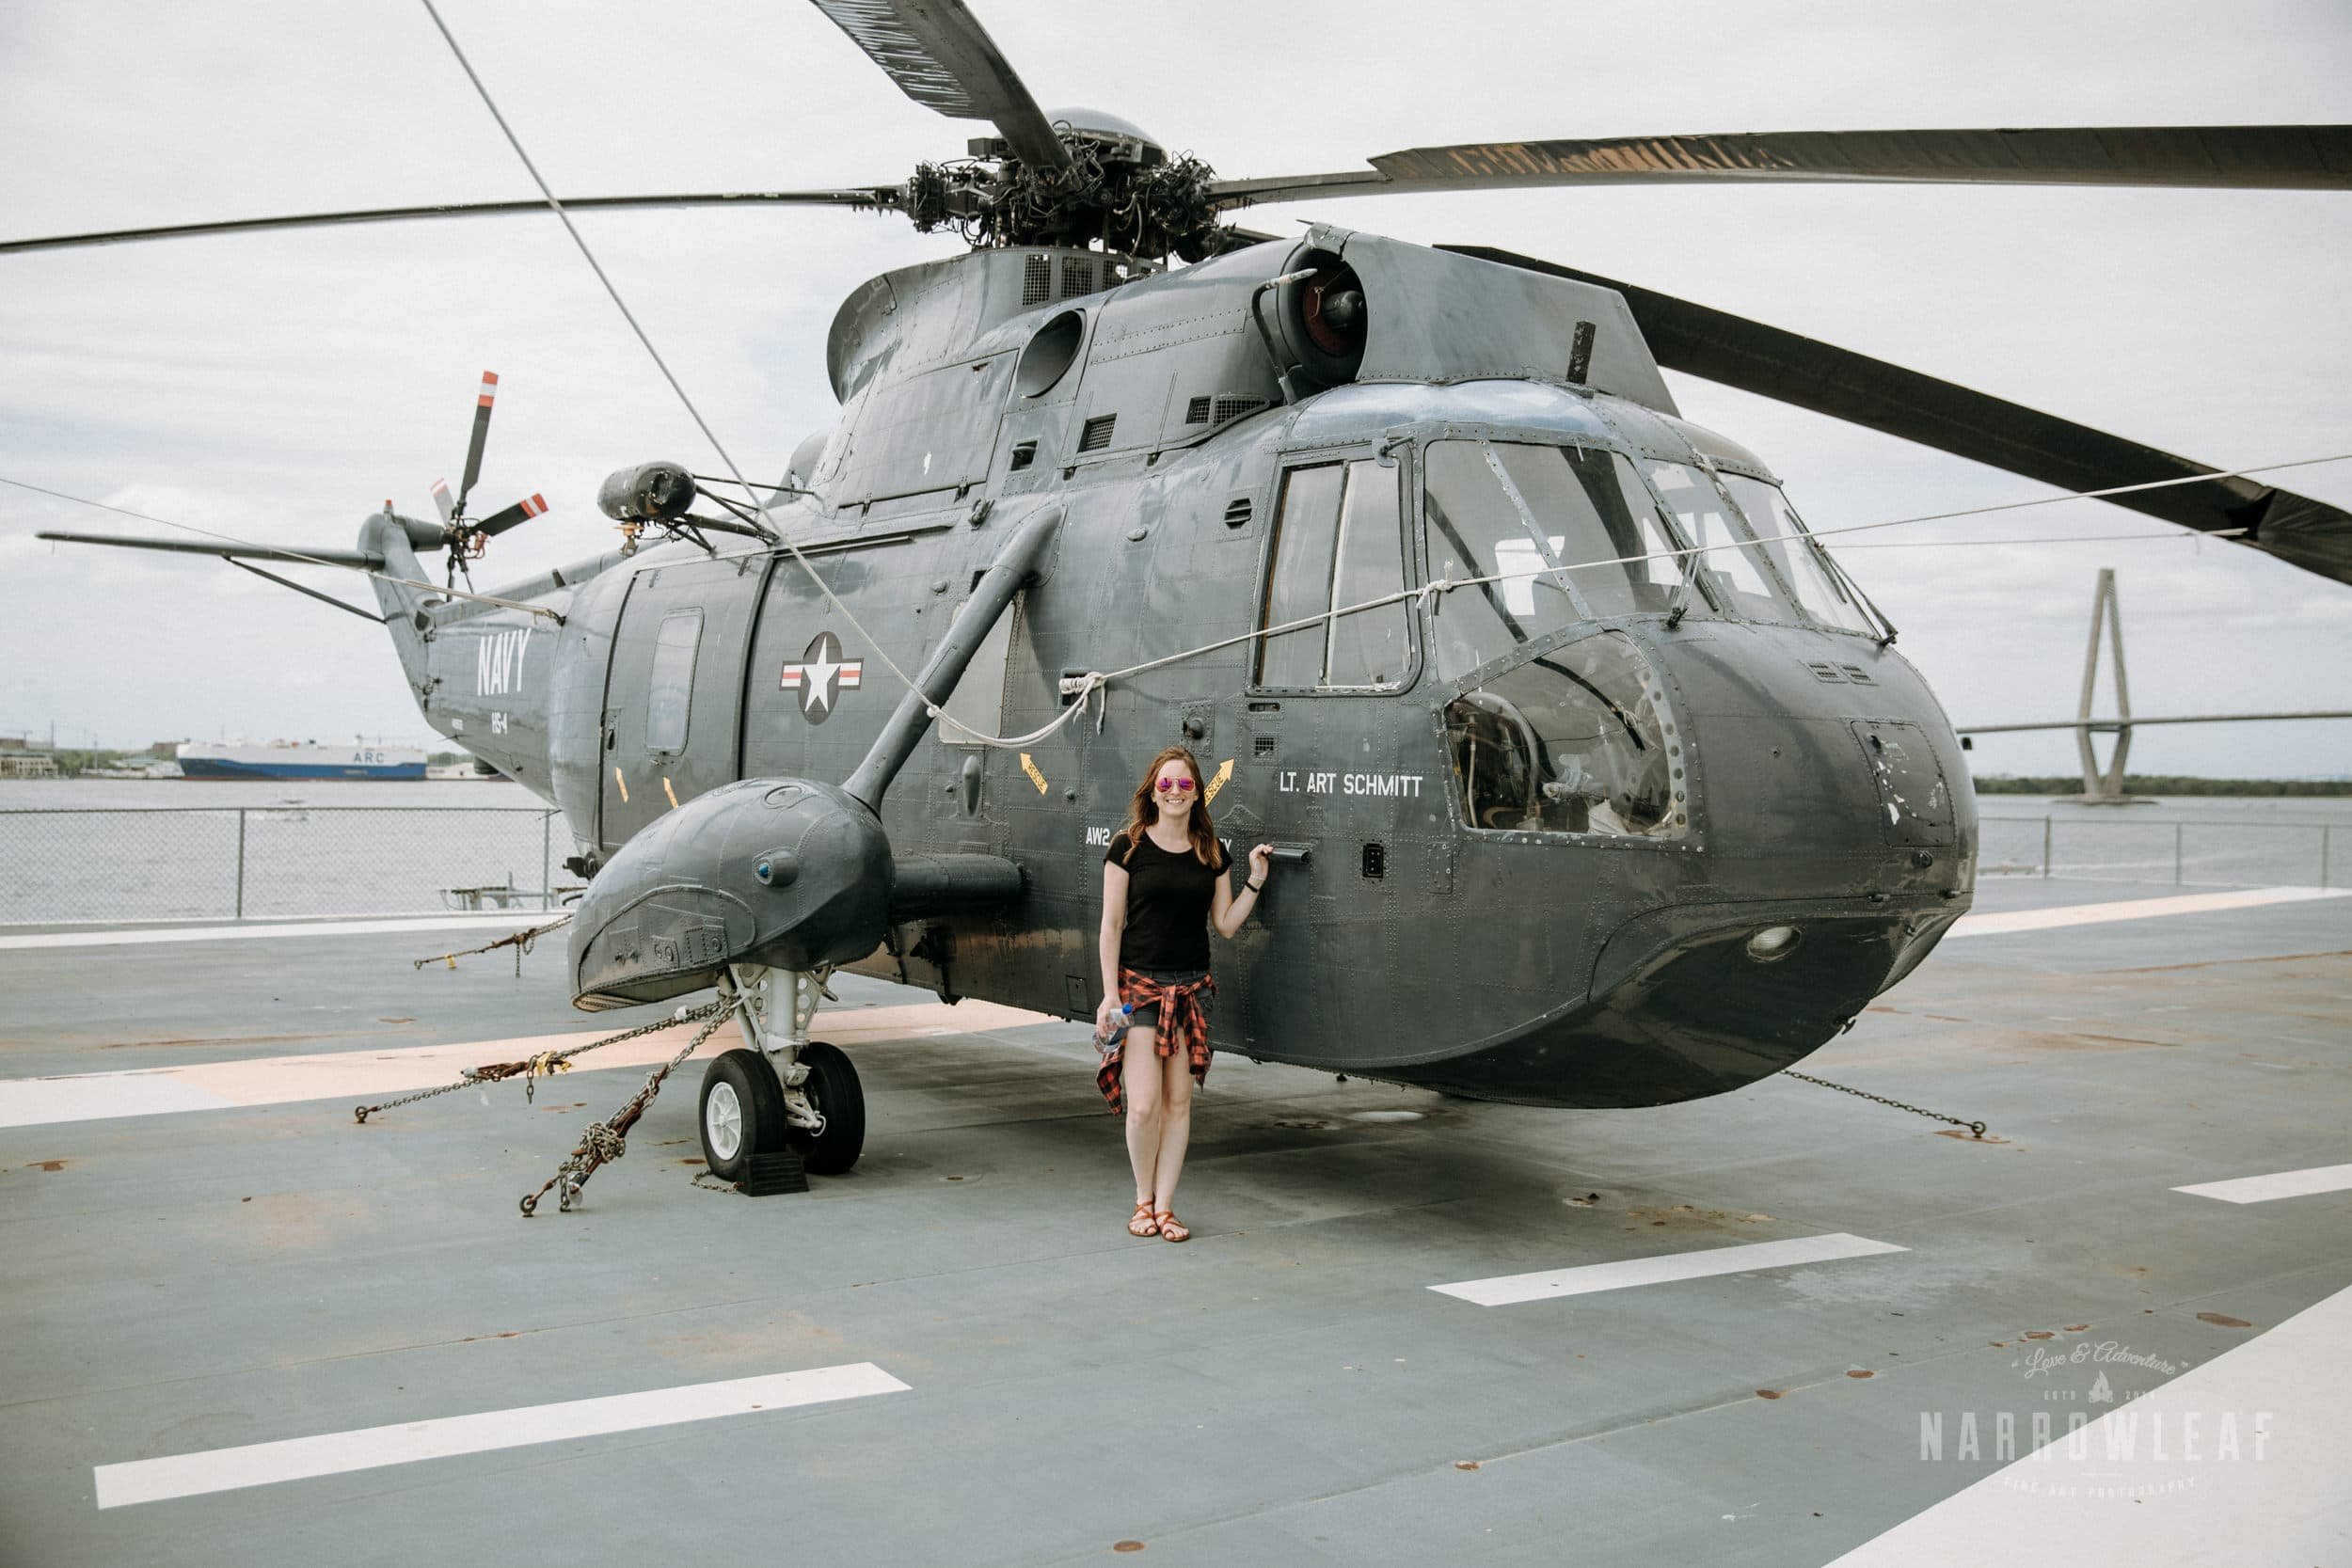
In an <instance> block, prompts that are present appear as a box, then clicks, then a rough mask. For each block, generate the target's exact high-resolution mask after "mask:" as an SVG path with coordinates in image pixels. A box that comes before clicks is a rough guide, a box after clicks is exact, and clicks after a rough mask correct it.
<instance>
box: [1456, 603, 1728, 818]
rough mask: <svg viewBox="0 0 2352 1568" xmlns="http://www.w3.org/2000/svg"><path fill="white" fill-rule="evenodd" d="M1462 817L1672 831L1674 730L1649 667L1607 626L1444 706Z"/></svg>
mask: <svg viewBox="0 0 2352 1568" xmlns="http://www.w3.org/2000/svg"><path fill="white" fill-rule="evenodd" d="M1445 736H1446V745H1447V750H1448V752H1450V753H1451V757H1452V761H1453V765H1454V785H1455V790H1456V795H1457V799H1458V800H1459V801H1460V803H1461V808H1462V815H1463V818H1464V820H1465V821H1466V822H1467V823H1468V824H1469V825H1470V827H1472V828H1480V829H1485V830H1487V831H1489V832H1540V833H1598V834H1602V835H1605V836H1609V837H1615V838H1653V839H1676V838H1680V837H1682V836H1683V834H1684V833H1685V832H1687V831H1688V829H1689V822H1690V808H1689V805H1688V802H1687V800H1686V796H1687V793H1688V791H1687V786H1686V784H1685V782H1684V773H1685V768H1684V764H1683V758H1682V746H1681V740H1680V737H1679V736H1677V734H1676V729H1675V724H1674V721H1673V720H1672V719H1671V718H1670V717H1669V716H1668V715H1667V713H1666V711H1665V705H1664V696H1663V692H1662V690H1661V685H1660V682H1659V678H1658V676H1657V674H1656V673H1655V672H1653V671H1652V670H1651V668H1650V665H1649V661H1648V660H1647V659H1646V658H1645V657H1643V656H1642V653H1641V651H1640V650H1639V649H1638V648H1636V647H1635V646H1634V645H1633V643H1632V642H1631V641H1630V640H1629V639H1627V638H1625V637H1623V636H1621V635H1619V634H1617V633H1614V632H1609V633H1604V634H1602V635H1601V636H1598V637H1594V638H1588V639H1586V640H1585V641H1581V642H1572V643H1570V644H1568V645H1567V646H1565V647H1563V648H1557V649H1554V650H1553V651H1552V652H1550V653H1549V654H1546V655H1544V656H1543V657H1540V658H1536V659H1533V660H1531V661H1530V662H1528V663H1526V664H1522V665H1518V666H1517V667H1515V668H1513V669H1510V670H1506V671H1504V672H1503V673H1502V674H1500V675H1497V676H1495V677H1494V678H1493V679H1491V680H1488V681H1484V682H1481V683H1480V684H1479V685H1478V686H1476V687H1473V688H1471V689H1470V690H1468V691H1465V692H1463V693H1462V694H1461V695H1460V696H1459V697H1456V698H1455V699H1454V701H1453V702H1451V703H1449V704H1447V705H1446V710H1445Z"/></svg>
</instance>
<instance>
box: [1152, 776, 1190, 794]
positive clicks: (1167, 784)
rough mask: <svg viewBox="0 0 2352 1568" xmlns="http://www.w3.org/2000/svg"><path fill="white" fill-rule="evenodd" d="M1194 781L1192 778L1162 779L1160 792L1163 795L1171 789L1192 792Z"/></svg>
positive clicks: (1186, 792)
mask: <svg viewBox="0 0 2352 1568" xmlns="http://www.w3.org/2000/svg"><path fill="white" fill-rule="evenodd" d="M1192 787H1193V786H1192V781H1191V780H1190V779H1162V780H1161V781H1160V793H1161V794H1163V795H1165V794H1167V793H1168V791H1169V790H1171V789H1173V790H1180V791H1182V792H1184V793H1185V794H1190V793H1191V792H1192Z"/></svg>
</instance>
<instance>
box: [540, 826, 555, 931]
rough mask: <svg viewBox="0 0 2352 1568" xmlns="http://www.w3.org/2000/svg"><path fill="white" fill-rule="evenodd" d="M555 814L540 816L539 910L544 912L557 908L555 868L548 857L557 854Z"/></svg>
mask: <svg viewBox="0 0 2352 1568" xmlns="http://www.w3.org/2000/svg"><path fill="white" fill-rule="evenodd" d="M554 841H555V813H553V812H551V811H550V812H542V813H541V814H540V816H539V908H540V910H541V911H543V912H544V911H548V910H551V909H553V908H555V867H554V866H553V865H552V864H550V863H549V862H548V856H549V855H552V854H554V853H555V847H554Z"/></svg>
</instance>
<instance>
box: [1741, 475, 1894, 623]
mask: <svg viewBox="0 0 2352 1568" xmlns="http://www.w3.org/2000/svg"><path fill="white" fill-rule="evenodd" d="M1722 477H1723V482H1724V489H1726V490H1728V491H1730V492H1731V499H1733V500H1734V501H1735V502H1737V503H1738V504H1739V507H1740V511H1741V512H1744V513H1746V514H1747V518H1748V525H1749V526H1750V527H1751V528H1753V529H1755V530H1756V535H1757V537H1758V538H1759V539H1761V540H1762V541H1763V543H1762V544H1760V545H1758V546H1756V548H1757V549H1759V550H1761V551H1762V552H1763V553H1764V554H1765V555H1766V556H1767V557H1768V558H1770V560H1771V561H1772V564H1773V565H1774V566H1777V567H1779V568H1780V577H1781V580H1782V581H1783V582H1786V583H1787V584H1788V586H1789V588H1790V589H1791V590H1792V591H1793V592H1794V593H1795V594H1796V595H1797V602H1798V603H1799V604H1800V605H1802V606H1804V612H1805V613H1806V614H1807V615H1810V616H1811V617H1812V618H1813V619H1814V620H1816V621H1818V622H1820V624H1821V625H1822V626H1827V627H1829V628H1831V629H1832V630H1834V631H1858V632H1860V633H1862V634H1863V635H1864V636H1866V637H1876V636H1877V635H1879V628H1878V626H1877V624H1876V623H1875V622H1873V621H1872V620H1871V618H1870V614H1869V612H1868V611H1867V610H1865V609H1864V608H1863V607H1862V605H1861V603H1860V602H1859V601H1858V599H1857V598H1856V596H1855V594H1853V592H1852V591H1851V589H1849V588H1848V587H1847V586H1846V584H1845V582H1844V580H1843V579H1842V578H1841V577H1840V575H1839V572H1838V569H1837V568H1836V566H1834V565H1832V564H1831V563H1830V560H1829V557H1828V555H1827V553H1826V552H1824V551H1823V550H1822V548H1821V546H1820V542H1819V541H1817V540H1815V539H1814V538H1813V537H1812V536H1811V535H1810V534H1808V533H1807V532H1806V531H1805V528H1804V524H1803V523H1802V522H1799V521H1798V520H1797V514H1796V512H1795V511H1794V510H1793V509H1792V508H1791V507H1790V506H1789V504H1788V497H1786V496H1784V495H1782V494H1781V493H1780V486H1778V485H1776V484H1767V483H1764V482H1763V481H1762V480H1760V479H1750V478H1749V477H1748V476H1747V475H1745V474H1733V473H1726V474H1724V475H1723V476H1722Z"/></svg>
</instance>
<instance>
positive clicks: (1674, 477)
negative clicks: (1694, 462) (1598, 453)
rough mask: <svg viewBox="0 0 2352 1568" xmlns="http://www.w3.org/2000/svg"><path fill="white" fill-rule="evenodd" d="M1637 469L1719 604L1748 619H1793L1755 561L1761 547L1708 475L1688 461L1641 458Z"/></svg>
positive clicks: (1782, 594) (1779, 591)
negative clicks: (1662, 505)
mask: <svg viewBox="0 0 2352 1568" xmlns="http://www.w3.org/2000/svg"><path fill="white" fill-rule="evenodd" d="M1642 467H1643V469H1644V471H1645V472H1646V473H1647V474H1648V475H1649V481H1650V483H1652V484H1654V485H1656V486H1657V488H1658V494H1659V495H1660V496H1661V498H1662V499H1664V500H1665V502H1666V505H1667V506H1668V507H1669V508H1671V509H1672V510H1673V512H1674V515H1675V516H1676V518H1677V520H1678V521H1679V522H1680V523H1681V524H1682V531H1683V533H1684V535H1685V536H1686V537H1688V538H1689V540H1690V541H1691V544H1692V547H1693V548H1695V549H1697V550H1698V551H1699V552H1700V553H1699V554H1698V555H1696V556H1693V557H1692V560H1694V561H1695V562H1697V563H1698V564H1697V567H1696V571H1697V572H1698V574H1699V575H1700V576H1701V577H1703V578H1706V580H1707V582H1708V585H1709V586H1710V587H1711V588H1712V589H1713V590H1714V595H1713V596H1714V598H1715V600H1716V602H1717V603H1719V604H1728V605H1729V606H1730V608H1731V609H1733V610H1737V611H1738V612H1739V613H1740V615H1742V616H1745V617H1746V618H1747V619H1749V620H1751V621H1794V620H1796V619H1797V611H1796V607H1795V606H1793V605H1791V604H1790V603H1789V602H1788V595H1787V594H1786V593H1785V592H1784V591H1783V590H1782V589H1781V587H1780V585H1779V583H1778V582H1777V581H1775V580H1774V579H1773V578H1772V577H1771V576H1770V575H1769V573H1768V570H1767V568H1766V566H1765V564H1764V562H1761V561H1758V560H1757V559H1756V555H1757V553H1758V551H1759V550H1760V548H1761V547H1762V546H1758V545H1757V544H1756V536H1755V535H1754V534H1752V533H1750V532H1749V531H1748V526H1747V524H1746V523H1745V522H1744V521H1743V520H1742V519H1741V518H1740V515H1739V514H1738V513H1737V512H1735V511H1733V510H1732V508H1731V506H1730V504H1729V503H1728V502H1726V501H1725V500H1724V493H1723V492H1722V491H1721V490H1719V489H1717V488H1716V486H1715V482H1714V480H1713V479H1711V478H1710V477H1708V475H1707V474H1706V473H1705V472H1704V471H1702V470H1700V469H1698V468H1694V467H1692V466H1691V465H1690V464H1688V463H1654V462H1645V463H1644V464H1643V465H1642Z"/></svg>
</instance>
